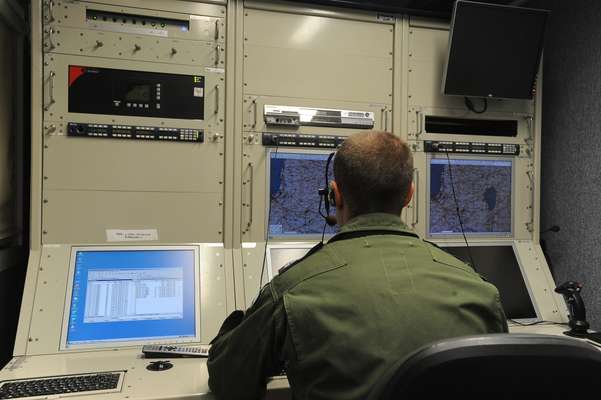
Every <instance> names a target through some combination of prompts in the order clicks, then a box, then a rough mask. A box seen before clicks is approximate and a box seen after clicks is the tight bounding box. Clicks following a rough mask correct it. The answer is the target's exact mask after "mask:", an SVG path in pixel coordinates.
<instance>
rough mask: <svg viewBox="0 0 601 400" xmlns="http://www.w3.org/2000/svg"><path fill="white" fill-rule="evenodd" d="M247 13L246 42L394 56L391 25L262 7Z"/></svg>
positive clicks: (275, 47) (298, 48)
mask: <svg viewBox="0 0 601 400" xmlns="http://www.w3.org/2000/svg"><path fill="white" fill-rule="evenodd" d="M245 16H246V18H245V20H244V37H245V41H246V42H247V43H245V44H249V45H255V46H261V47H271V48H274V51H277V49H279V48H286V49H296V50H304V51H316V52H324V53H335V54H344V55H356V56H362V57H366V58H371V57H374V58H386V59H388V58H390V56H391V54H390V52H391V51H392V43H393V35H392V32H393V31H392V27H391V26H390V25H385V24H379V23H376V22H372V23H370V22H359V21H349V20H344V19H336V18H327V17H316V16H311V15H298V14H290V13H285V12H269V11H259V10H247V11H246V13H245ZM324 67H325V68H329V67H328V66H324Z"/></svg>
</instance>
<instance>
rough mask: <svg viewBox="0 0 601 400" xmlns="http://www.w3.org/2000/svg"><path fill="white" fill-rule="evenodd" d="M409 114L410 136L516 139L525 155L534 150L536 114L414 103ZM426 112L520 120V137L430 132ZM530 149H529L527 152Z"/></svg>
mask: <svg viewBox="0 0 601 400" xmlns="http://www.w3.org/2000/svg"><path fill="white" fill-rule="evenodd" d="M493 101H495V100H493ZM407 115H408V118H409V119H408V123H409V126H408V129H407V132H408V138H409V140H453V141H466V142H488V143H516V144H519V145H520V146H522V147H523V148H524V154H523V155H524V156H530V154H531V152H532V147H531V146H532V141H533V137H534V126H533V123H532V114H525V113H517V112H516V113H506V112H495V111H488V112H486V113H484V114H474V113H473V112H471V111H469V110H468V109H466V108H465V107H464V108H463V109H452V108H431V107H418V106H410V107H409V109H408V112H407ZM426 116H437V117H450V118H466V119H474V120H477V119H482V120H488V119H493V120H494V119H498V120H514V121H517V124H518V131H517V136H516V137H501V136H484V135H454V134H444V133H427V132H426V120H425V118H426ZM526 150H528V151H527V152H526Z"/></svg>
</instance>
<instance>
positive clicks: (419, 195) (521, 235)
mask: <svg viewBox="0 0 601 400" xmlns="http://www.w3.org/2000/svg"><path fill="white" fill-rule="evenodd" d="M410 146H411V148H412V149H413V152H414V153H413V154H414V167H415V169H416V172H415V173H414V177H413V179H414V184H415V190H416V191H415V194H414V197H413V199H412V201H411V203H410V204H409V205H408V207H407V209H406V210H405V211H404V215H405V219H406V221H407V223H408V225H409V226H410V227H412V228H413V229H415V231H416V233H417V234H419V235H420V236H421V237H423V238H428V235H427V233H428V212H429V209H428V207H429V194H430V191H429V182H428V180H429V179H430V177H429V175H428V162H429V157H430V154H429V153H424V152H423V146H422V144H421V142H420V143H416V142H410ZM453 156H460V157H472V156H473V157H475V158H477V159H491V158H492V159H494V157H491V156H480V157H478V156H476V155H462V154H453V155H451V157H453ZM505 158H507V157H505ZM513 162H514V164H513V180H514V181H513V182H512V183H513V192H512V202H513V204H512V207H513V222H512V223H513V236H511V237H507V238H503V237H494V236H491V237H469V242H470V243H490V242H495V243H497V242H499V243H501V242H507V243H512V242H513V241H514V240H531V238H532V229H533V225H532V221H533V213H532V204H533V201H534V198H533V191H532V187H533V186H532V185H533V183H532V182H531V180H530V176H531V175H532V165H531V162H530V159H529V158H526V157H513ZM435 240H436V242H437V243H455V242H457V240H460V239H457V238H441V237H436V239H435ZM461 240H463V238H461Z"/></svg>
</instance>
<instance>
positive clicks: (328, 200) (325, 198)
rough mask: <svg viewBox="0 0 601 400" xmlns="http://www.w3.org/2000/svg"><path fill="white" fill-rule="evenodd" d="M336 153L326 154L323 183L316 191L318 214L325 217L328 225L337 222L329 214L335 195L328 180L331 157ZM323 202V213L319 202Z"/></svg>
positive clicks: (334, 205)
mask: <svg viewBox="0 0 601 400" xmlns="http://www.w3.org/2000/svg"><path fill="white" fill-rule="evenodd" d="M334 155H336V153H335V152H332V153H330V155H329V156H328V161H327V162H326V170H325V185H324V187H322V188H320V189H319V190H318V191H317V193H318V194H319V215H321V216H322V217H323V219H325V221H326V223H327V224H328V225H329V226H334V225H336V223H337V222H338V220H337V219H336V216H335V215H330V207H336V197H335V196H334V191H333V190H332V184H331V182H330V174H329V171H330V164H331V163H332V159H333V158H334ZM322 203H323V206H324V210H325V214H324V213H323V212H322V211H321V204H322Z"/></svg>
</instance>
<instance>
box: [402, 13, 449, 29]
mask: <svg viewBox="0 0 601 400" xmlns="http://www.w3.org/2000/svg"><path fill="white" fill-rule="evenodd" d="M406 18H407V22H408V24H409V27H411V28H432V29H443V30H448V29H449V23H448V22H446V21H443V20H439V19H431V18H426V17H416V16H407V17H406Z"/></svg>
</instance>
